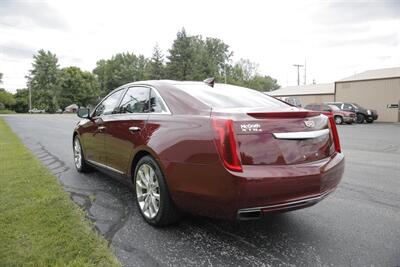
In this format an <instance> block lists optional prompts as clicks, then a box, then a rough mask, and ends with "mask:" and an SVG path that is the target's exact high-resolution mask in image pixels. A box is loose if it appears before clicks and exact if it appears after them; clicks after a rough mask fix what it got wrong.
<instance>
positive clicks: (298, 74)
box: [293, 64, 304, 85]
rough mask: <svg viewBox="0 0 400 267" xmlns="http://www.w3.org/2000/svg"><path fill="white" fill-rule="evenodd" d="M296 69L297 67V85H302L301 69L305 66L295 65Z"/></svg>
mask: <svg viewBox="0 0 400 267" xmlns="http://www.w3.org/2000/svg"><path fill="white" fill-rule="evenodd" d="M293 66H294V67H297V85H300V67H304V65H300V64H293Z"/></svg>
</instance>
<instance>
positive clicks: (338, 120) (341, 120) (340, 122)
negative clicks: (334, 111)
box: [334, 116, 343, 124]
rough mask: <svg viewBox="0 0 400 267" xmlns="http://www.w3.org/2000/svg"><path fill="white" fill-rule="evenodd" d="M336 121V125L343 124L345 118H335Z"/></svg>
mask: <svg viewBox="0 0 400 267" xmlns="http://www.w3.org/2000/svg"><path fill="white" fill-rule="evenodd" d="M334 119H335V123H336V124H342V123H343V118H342V117H340V116H335V117H334Z"/></svg>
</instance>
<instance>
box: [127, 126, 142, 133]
mask: <svg viewBox="0 0 400 267" xmlns="http://www.w3.org/2000/svg"><path fill="white" fill-rule="evenodd" d="M140 130H141V129H140V127H136V126H132V127H129V131H130V132H131V133H134V132H139V131H140Z"/></svg>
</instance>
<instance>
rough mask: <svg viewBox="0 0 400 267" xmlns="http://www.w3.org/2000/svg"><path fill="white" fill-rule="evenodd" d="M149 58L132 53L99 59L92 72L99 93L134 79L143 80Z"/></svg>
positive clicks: (104, 92)
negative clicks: (96, 81) (97, 84)
mask: <svg viewBox="0 0 400 267" xmlns="http://www.w3.org/2000/svg"><path fill="white" fill-rule="evenodd" d="M148 63H149V60H148V59H146V58H145V57H144V56H142V55H139V56H136V55H135V54H132V53H122V54H116V55H115V56H113V57H112V58H111V59H108V60H104V59H103V60H99V61H98V62H97V66H96V68H95V69H94V70H93V73H94V74H95V75H96V77H97V79H98V81H99V83H100V90H101V94H102V95H105V94H107V93H108V92H110V91H111V90H113V89H115V88H117V87H119V86H121V85H123V84H126V83H129V82H134V81H140V80H145V79H146V78H147V77H146V70H147V68H148Z"/></svg>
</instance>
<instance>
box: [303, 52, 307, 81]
mask: <svg viewBox="0 0 400 267" xmlns="http://www.w3.org/2000/svg"><path fill="white" fill-rule="evenodd" d="M306 84H307V59H306V58H305V59H304V85H306Z"/></svg>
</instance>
